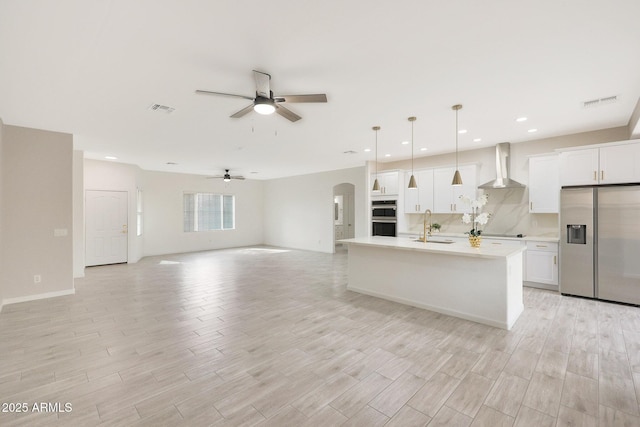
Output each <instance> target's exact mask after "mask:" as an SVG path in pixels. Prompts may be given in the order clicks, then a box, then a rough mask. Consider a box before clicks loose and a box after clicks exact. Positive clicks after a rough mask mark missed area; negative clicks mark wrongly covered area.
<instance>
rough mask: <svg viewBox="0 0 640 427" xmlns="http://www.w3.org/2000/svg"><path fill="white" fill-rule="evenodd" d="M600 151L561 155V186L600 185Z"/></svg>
mask: <svg viewBox="0 0 640 427" xmlns="http://www.w3.org/2000/svg"><path fill="white" fill-rule="evenodd" d="M599 169H600V168H599V165H598V149H597V148H589V149H584V150H575V151H565V152H562V153H560V185H561V186H563V185H592V184H597V183H598V176H599Z"/></svg>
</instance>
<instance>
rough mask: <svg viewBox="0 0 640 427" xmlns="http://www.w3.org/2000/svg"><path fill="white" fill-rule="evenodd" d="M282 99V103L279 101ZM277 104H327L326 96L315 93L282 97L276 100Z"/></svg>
mask: <svg viewBox="0 0 640 427" xmlns="http://www.w3.org/2000/svg"><path fill="white" fill-rule="evenodd" d="M280 99H283V101H280ZM276 100H277V101H278V102H327V95H325V94H324V93H315V94H309V95H282V96H278V97H277V99H276Z"/></svg>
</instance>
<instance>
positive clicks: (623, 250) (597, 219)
mask: <svg viewBox="0 0 640 427" xmlns="http://www.w3.org/2000/svg"><path fill="white" fill-rule="evenodd" d="M560 292H561V293H562V294H565V295H577V296H584V297H590V298H598V299H602V300H607V301H616V302H623V303H627V304H635V305H640V185H621V186H601V187H567V188H563V189H562V190H561V192H560Z"/></svg>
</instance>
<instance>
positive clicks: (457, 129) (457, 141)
mask: <svg viewBox="0 0 640 427" xmlns="http://www.w3.org/2000/svg"><path fill="white" fill-rule="evenodd" d="M458 110H459V109H458V108H456V170H458Z"/></svg>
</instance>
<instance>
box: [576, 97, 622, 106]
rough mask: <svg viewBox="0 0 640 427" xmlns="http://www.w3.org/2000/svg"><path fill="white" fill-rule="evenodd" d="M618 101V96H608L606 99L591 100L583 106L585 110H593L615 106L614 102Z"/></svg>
mask: <svg viewBox="0 0 640 427" xmlns="http://www.w3.org/2000/svg"><path fill="white" fill-rule="evenodd" d="M617 101H618V95H613V96H607V97H605V98H596V99H590V100H589V101H584V102H583V103H582V106H583V107H584V108H592V107H597V106H599V105H605V104H613V103H614V102H617Z"/></svg>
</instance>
